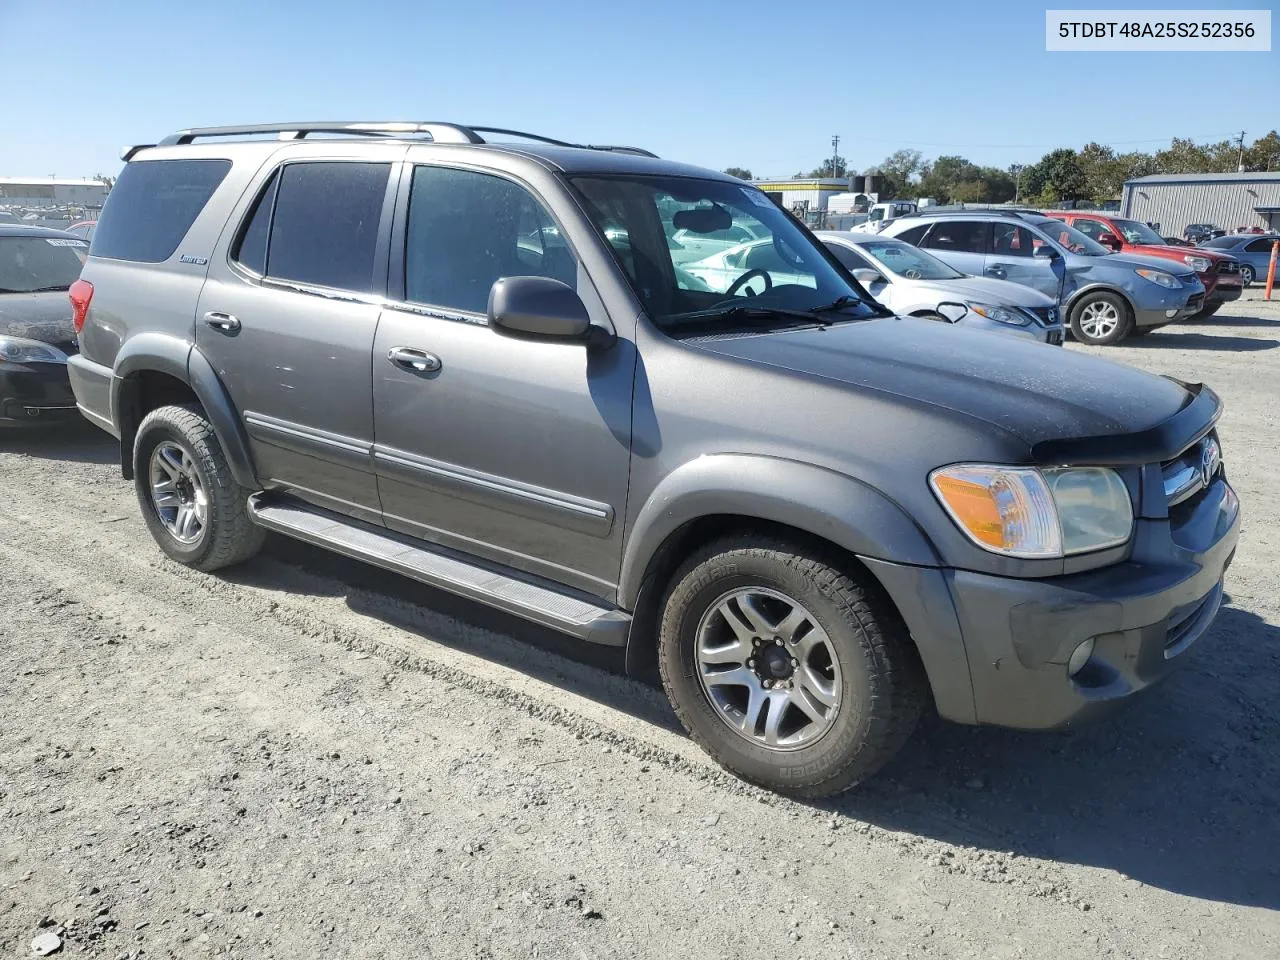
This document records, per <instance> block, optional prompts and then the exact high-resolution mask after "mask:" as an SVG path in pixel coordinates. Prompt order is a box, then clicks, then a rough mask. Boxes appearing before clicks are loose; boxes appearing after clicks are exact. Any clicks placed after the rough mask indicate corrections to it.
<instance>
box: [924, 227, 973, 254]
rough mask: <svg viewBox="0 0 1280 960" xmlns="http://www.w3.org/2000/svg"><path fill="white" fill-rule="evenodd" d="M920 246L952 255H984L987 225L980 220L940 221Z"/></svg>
mask: <svg viewBox="0 0 1280 960" xmlns="http://www.w3.org/2000/svg"><path fill="white" fill-rule="evenodd" d="M921 246H922V247H925V248H926V249H929V250H943V251H947V250H949V251H951V252H953V253H985V252H986V248H987V225H986V223H985V222H983V221H981V220H944V221H940V222H938V223H935V224H934V225H933V229H932V230H930V231H929V235H928V236H927V237H925V239H924V243H922V244H921Z"/></svg>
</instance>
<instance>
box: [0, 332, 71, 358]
mask: <svg viewBox="0 0 1280 960" xmlns="http://www.w3.org/2000/svg"><path fill="white" fill-rule="evenodd" d="M6 362H7V363H66V362H67V355H66V354H65V353H63V352H62V351H61V350H59V349H58V348H57V347H55V346H53V345H52V344H48V343H41V342H40V341H39V340H26V339H24V338H23V337H0V363H6Z"/></svg>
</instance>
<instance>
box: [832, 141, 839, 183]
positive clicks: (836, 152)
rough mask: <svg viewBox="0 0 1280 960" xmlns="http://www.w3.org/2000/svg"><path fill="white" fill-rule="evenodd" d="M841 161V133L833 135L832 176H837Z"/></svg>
mask: <svg viewBox="0 0 1280 960" xmlns="http://www.w3.org/2000/svg"><path fill="white" fill-rule="evenodd" d="M839 163H840V134H838V133H836V134H832V136H831V176H833V177H834V176H836V167H837V165H838V164H839Z"/></svg>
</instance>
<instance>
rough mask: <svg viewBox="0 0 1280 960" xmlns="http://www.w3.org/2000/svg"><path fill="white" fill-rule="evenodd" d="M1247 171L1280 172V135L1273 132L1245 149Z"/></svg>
mask: <svg viewBox="0 0 1280 960" xmlns="http://www.w3.org/2000/svg"><path fill="white" fill-rule="evenodd" d="M1244 168H1245V169H1246V170H1273V171H1274V170H1280V134H1277V133H1276V131H1274V130H1272V131H1271V132H1270V133H1268V134H1267V135H1266V136H1265V137H1259V138H1258V139H1257V140H1255V141H1253V143H1252V144H1251V145H1250V146H1248V147H1246V148H1245V151H1244Z"/></svg>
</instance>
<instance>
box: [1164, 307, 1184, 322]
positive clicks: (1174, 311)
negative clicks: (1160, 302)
mask: <svg viewBox="0 0 1280 960" xmlns="http://www.w3.org/2000/svg"><path fill="white" fill-rule="evenodd" d="M1179 309H1181V308H1179V307H1174V308H1173V309H1172V310H1166V311H1165V312H1164V315H1165V316H1166V317H1168V318H1169V319H1170V320H1172V319H1173V318H1174V317H1176V316H1177V315H1178V310H1179Z"/></svg>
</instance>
